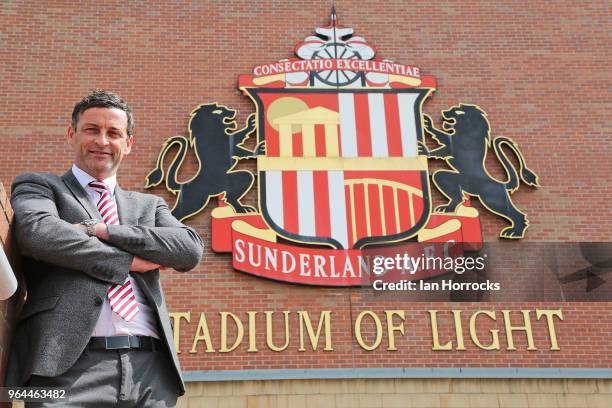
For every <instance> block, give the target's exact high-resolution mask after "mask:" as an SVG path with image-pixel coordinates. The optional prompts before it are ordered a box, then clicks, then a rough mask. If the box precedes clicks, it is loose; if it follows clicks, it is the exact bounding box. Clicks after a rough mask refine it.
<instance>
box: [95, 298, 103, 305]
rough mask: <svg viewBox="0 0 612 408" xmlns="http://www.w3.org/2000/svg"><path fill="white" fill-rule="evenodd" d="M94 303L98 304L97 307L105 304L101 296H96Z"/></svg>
mask: <svg viewBox="0 0 612 408" xmlns="http://www.w3.org/2000/svg"><path fill="white" fill-rule="evenodd" d="M94 303H95V304H96V306H100V305H101V304H102V303H104V301H103V300H102V298H101V297H100V296H96V298H95V299H94Z"/></svg>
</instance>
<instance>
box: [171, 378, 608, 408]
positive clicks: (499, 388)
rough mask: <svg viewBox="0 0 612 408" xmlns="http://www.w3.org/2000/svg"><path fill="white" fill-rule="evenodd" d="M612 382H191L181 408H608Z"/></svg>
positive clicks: (572, 380) (492, 380)
mask: <svg viewBox="0 0 612 408" xmlns="http://www.w3.org/2000/svg"><path fill="white" fill-rule="evenodd" d="M610 401H612V381H611V380H577V379H478V378H475V379H409V378H401V379H399V378H398V379H380V380H374V379H367V380H366V379H360V380H292V381H239V382H213V383H189V384H188V387H187V394H186V396H184V397H182V398H181V399H180V400H179V403H178V405H177V407H178V408H200V407H210V408H216V407H219V408H306V407H325V408H354V407H362V408H382V407H384V408H396V407H397V408H410V407H415V408H416V407H418V408H608V407H609V406H610Z"/></svg>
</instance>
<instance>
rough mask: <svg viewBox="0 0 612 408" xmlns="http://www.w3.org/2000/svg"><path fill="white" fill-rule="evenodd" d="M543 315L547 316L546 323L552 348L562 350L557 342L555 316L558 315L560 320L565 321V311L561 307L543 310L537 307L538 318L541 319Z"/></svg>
mask: <svg viewBox="0 0 612 408" xmlns="http://www.w3.org/2000/svg"><path fill="white" fill-rule="evenodd" d="M542 316H546V324H547V325H548V337H550V349H551V350H561V349H560V348H559V344H558V343H557V333H556V332H555V322H554V319H553V317H554V316H557V317H558V318H559V320H561V321H563V313H562V312H561V309H557V310H541V309H536V319H538V320H540V318H541V317H542Z"/></svg>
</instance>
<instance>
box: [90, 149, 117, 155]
mask: <svg viewBox="0 0 612 408" xmlns="http://www.w3.org/2000/svg"><path fill="white" fill-rule="evenodd" d="M89 153H90V154H93V155H94V156H96V157H106V156H112V153H108V152H101V151H99V150H89Z"/></svg>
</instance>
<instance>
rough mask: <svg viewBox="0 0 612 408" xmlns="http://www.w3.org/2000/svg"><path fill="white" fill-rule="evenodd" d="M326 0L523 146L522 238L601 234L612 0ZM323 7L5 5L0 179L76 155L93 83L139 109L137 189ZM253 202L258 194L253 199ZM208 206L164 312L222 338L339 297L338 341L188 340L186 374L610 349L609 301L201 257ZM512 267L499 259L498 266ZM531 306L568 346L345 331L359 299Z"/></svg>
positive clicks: (592, 354) (387, 51)
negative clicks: (312, 274)
mask: <svg viewBox="0 0 612 408" xmlns="http://www.w3.org/2000/svg"><path fill="white" fill-rule="evenodd" d="M335 6H336V9H337V11H338V16H339V19H340V21H341V23H343V24H345V25H347V26H350V27H353V28H355V30H356V34H357V35H363V36H364V37H365V38H366V39H367V40H368V41H369V42H371V43H372V44H374V45H375V46H376V47H377V50H378V54H377V56H378V57H380V58H390V59H393V60H395V61H397V62H400V63H404V64H413V65H415V66H419V67H421V69H422V72H423V73H424V74H427V75H434V76H436V77H437V78H438V85H439V89H438V90H437V91H436V93H435V95H434V96H433V97H432V98H431V99H430V100H429V101H428V102H426V104H425V107H424V109H425V112H427V113H429V114H431V115H433V116H434V117H436V118H438V116H439V112H440V110H442V109H445V108H447V107H449V106H451V105H454V104H456V103H458V102H466V103H476V104H478V105H480V106H481V107H482V108H483V109H484V110H485V111H486V112H487V113H488V115H489V116H488V117H489V120H490V122H491V125H492V128H493V135H503V136H509V137H511V138H513V139H514V140H515V141H517V142H518V143H519V144H520V146H521V148H522V150H523V152H524V155H525V157H526V160H527V163H528V165H529V167H531V168H532V169H534V170H535V171H536V172H537V173H538V174H539V176H540V178H541V183H542V188H541V189H540V190H537V191H530V190H529V189H527V188H521V189H520V190H519V191H518V192H517V193H516V194H515V195H514V196H513V200H514V202H515V203H516V205H517V206H518V207H519V208H520V209H521V210H523V211H524V212H526V213H527V214H528V215H529V218H530V220H531V226H530V228H529V229H528V231H527V237H526V241H525V242H546V241H563V242H579V241H610V237H611V236H612V210H611V207H610V198H611V195H612V184H611V183H610V182H609V175H610V174H612V167H611V166H612V161H610V160H609V157H610V156H611V155H612V144H611V143H609V135H610V133H611V130H612V128H611V125H610V120H609V117H608V115H609V114H608V113H607V111H608V109H606V108H608V107H609V103H608V102H606V101H608V100H609V89H610V86H611V85H612V84H611V78H612V76H611V75H610V71H609V67H607V66H606V65H605V62H606V61H609V60H610V59H611V57H612V50H611V48H610V47H609V43H610V40H611V39H612V38H611V34H610V30H609V29H606V28H605V27H608V26H609V21H610V19H611V18H612V9H611V8H610V7H609V4H608V2H606V1H603V0H599V1H558V2H483V1H462V2H461V3H457V2H454V1H446V2H435V3H432V2H430V1H411V2H405V1H389V2H385V3H384V5H381V3H380V2H376V1H371V0H367V1H349V0H340V1H336V2H335ZM329 8H330V3H329V2H328V1H308V2H280V1H263V2H259V3H257V5H254V3H253V2H250V1H232V0H228V1H223V2H201V1H185V2H173V3H172V4H168V2H166V1H155V0H152V1H147V2H136V3H132V2H130V3H128V4H126V3H125V2H119V1H110V2H107V3H105V5H104V6H103V7H102V6H101V5H100V3H99V2H97V1H92V0H85V1H81V2H79V3H78V5H77V6H74V5H68V4H67V3H62V2H53V3H46V4H44V5H41V4H39V3H36V2H21V1H7V2H4V3H3V6H2V8H0V25H1V26H2V27H3V31H2V34H1V37H0V40H1V41H2V44H3V46H2V47H0V59H1V60H2V64H0V77H1V78H3V79H2V91H1V92H0V140H2V143H3V144H2V152H3V154H2V161H1V162H0V179H2V180H5V182H7V183H10V181H12V180H13V178H14V177H15V176H16V175H17V174H19V173H21V172H24V171H46V172H53V173H56V174H61V173H63V172H65V171H66V169H68V167H69V165H70V163H71V155H70V151H69V149H68V148H67V145H66V136H65V133H66V127H67V126H68V124H69V117H70V112H71V109H72V106H73V104H74V103H75V102H76V101H77V100H78V99H79V98H81V97H82V96H83V95H84V94H86V93H87V92H88V91H89V90H90V89H92V88H96V87H99V88H109V89H115V90H116V91H118V92H119V93H120V94H121V95H122V96H123V97H124V98H125V99H126V100H128V101H129V102H130V103H131V105H132V107H133V110H134V112H135V119H136V129H135V131H136V136H135V137H136V144H135V145H134V149H133V151H132V154H131V155H130V156H129V157H127V158H126V161H125V162H124V163H123V165H122V168H121V170H120V173H119V182H120V184H121V185H122V186H123V187H124V188H125V189H130V190H137V191H144V190H143V183H144V178H145V176H146V174H147V173H148V172H149V171H150V170H151V169H152V168H153V167H154V165H155V160H156V157H157V153H158V152H159V149H160V147H161V145H162V143H163V142H164V140H166V139H167V138H168V137H170V136H172V135H179V134H183V135H184V134H186V126H187V122H188V118H189V113H190V112H191V111H192V109H193V108H194V107H196V106H197V105H198V104H201V103H204V102H212V101H218V102H220V103H223V104H225V105H228V106H230V107H232V108H236V109H238V110H239V114H238V118H237V119H238V121H239V123H243V122H244V120H245V118H246V116H247V114H249V113H251V112H253V111H254V108H253V106H252V103H251V102H250V101H249V100H248V99H247V98H245V97H243V96H242V95H240V93H239V92H238V91H237V90H236V82H237V76H238V75H239V74H244V73H249V72H250V70H251V68H252V67H253V66H255V65H257V64H261V63H267V62H273V61H276V60H278V59H282V58H288V57H291V56H292V50H293V47H294V45H295V44H296V43H297V42H298V41H301V40H302V39H303V38H304V37H305V36H307V35H311V34H312V33H313V31H314V28H315V27H318V26H321V25H325V24H327V20H328V14H329ZM5 152H6V154H4V153H5ZM490 156H493V155H490ZM489 159H491V161H490V162H487V166H488V168H489V169H490V170H491V172H492V173H493V174H495V175H501V174H502V170H501V168H500V167H499V166H498V165H497V164H496V163H495V161H494V160H493V158H492V157H489ZM194 163H195V158H194V157H193V156H191V157H190V162H188V163H187V165H186V169H185V172H184V174H183V175H182V176H181V179H183V180H185V179H188V178H189V177H191V176H192V175H193V171H194V168H196V166H195V165H194ZM240 166H241V168H243V167H245V168H247V167H249V166H250V165H249V164H247V163H241V164H240ZM152 192H153V193H155V194H159V195H161V196H163V197H165V198H166V199H167V200H168V201H169V202H170V204H172V202H173V201H174V197H173V196H170V195H169V194H168V193H167V192H165V191H164V190H163V188H157V189H154V190H153V191H152ZM255 197H256V192H255V191H254V190H253V191H251V193H250V194H249V200H250V201H251V202H253V201H254V200H255ZM441 203H442V198H441V197H440V196H435V197H434V204H441ZM477 207H478V208H479V209H481V210H482V214H483V225H484V232H485V235H486V238H487V240H489V241H497V235H498V233H499V231H500V229H501V228H503V227H504V226H506V222H505V221H503V220H502V219H501V218H499V217H496V216H494V215H492V214H489V213H486V212H485V211H484V210H483V209H482V207H480V206H477ZM211 209H212V208H211V206H209V207H208V208H207V209H206V210H205V211H203V212H202V213H201V214H199V215H197V216H196V217H194V218H192V219H190V220H189V221H188V224H189V225H191V226H193V227H194V228H196V229H197V230H198V232H199V233H200V234H201V236H202V237H203V238H204V240H205V241H206V249H205V259H204V260H203V261H202V263H201V264H200V265H199V266H198V267H197V268H196V269H195V270H194V271H192V272H191V273H188V274H179V273H176V272H165V273H164V276H163V284H164V288H165V292H166V295H167V302H168V306H169V309H170V310H171V311H177V312H180V311H192V312H193V313H194V314H197V313H199V312H206V313H207V314H209V315H210V316H211V317H210V320H209V325H210V326H211V327H212V328H213V330H215V332H217V333H218V331H219V321H218V319H217V318H216V317H215V316H218V312H219V311H231V312H234V313H236V314H240V313H244V312H245V311H258V312H260V313H263V311H265V310H274V311H278V312H282V311H283V310H292V311H295V310H309V311H311V312H312V313H317V312H319V311H320V310H326V309H332V310H334V313H335V315H336V316H338V317H339V318H340V321H339V322H338V323H337V324H335V326H334V330H335V332H334V333H333V335H334V339H335V341H336V340H337V344H338V346H337V349H336V351H334V352H333V353H324V352H319V351H317V352H316V353H312V352H309V353H299V352H297V351H295V350H293V351H287V352H283V353H274V352H271V351H269V350H268V351H265V350H263V351H262V352H259V353H255V354H251V353H248V352H247V351H246V347H241V348H239V349H238V350H236V351H235V352H232V353H226V354H219V353H215V354H207V353H204V352H203V350H200V352H199V353H195V354H190V353H188V352H183V353H182V354H181V361H182V364H183V366H184V368H186V369H187V370H238V369H265V368H308V367H326V368H345V367H363V366H368V367H427V366H439V367H445V366H451V367H452V366H455V367H457V366H471V365H473V366H496V365H502V366H527V367H530V366H540V367H578V366H581V367H602V368H606V367H607V368H610V367H612V357H611V356H610V353H607V352H606V350H609V349H610V347H611V346H612V339H611V338H610V336H609V335H608V333H609V331H610V329H611V328H612V314H611V310H612V308H610V305H611V304H610V303H572V304H565V303H546V304H542V303H520V302H519V303H513V304H506V303H480V304H463V305H460V306H457V305H456V304H453V303H431V302H429V303H414V302H412V301H401V300H399V301H393V302H391V301H388V300H384V299H372V298H371V297H369V294H368V293H366V292H364V291H363V290H360V289H347V288H338V289H325V288H324V289H320V288H311V287H302V286H295V285H286V284H282V283H277V282H271V281H266V280H262V279H258V278H254V277H252V276H249V275H246V274H241V273H238V272H235V271H234V270H233V269H232V266H231V260H230V257H229V256H228V255H215V254H213V253H212V252H211V250H210V244H209V243H210V211H211ZM505 245H507V248H508V252H511V251H513V250H514V248H516V243H513V242H507V243H505ZM525 271H528V272H529V273H530V274H533V275H534V276H543V277H544V280H543V281H538V283H537V285H538V286H537V287H553V286H550V285H555V284H556V283H555V281H554V280H552V278H553V276H552V274H551V272H550V270H549V269H548V268H547V267H546V265H544V264H543V263H542V264H540V265H535V266H533V267H532V268H531V269H529V270H527V269H525ZM513 273H514V271H513V270H512V269H509V270H508V271H507V273H506V276H508V277H511V276H513ZM608 276H609V275H608ZM602 278H603V279H607V276H602ZM609 284H610V283H608V286H607V288H609ZM525 285H526V289H527V288H529V289H531V288H533V286H534V284H533V282H531V281H529V280H526V282H525ZM576 285H585V282H584V281H583V282H577V283H576ZM581 288H583V287H581ZM491 300H495V299H491ZM536 306H539V307H542V306H544V307H547V308H556V307H562V308H563V309H564V316H565V321H564V322H563V324H562V325H561V326H560V334H559V336H560V342H561V345H562V350H561V352H555V353H548V352H537V353H533V352H528V351H525V350H524V346H525V344H524V338H522V339H520V340H519V341H518V344H517V347H519V348H520V349H519V351H516V352H506V351H502V352H496V353H491V352H484V351H481V350H471V351H468V352H467V353H456V352H454V353H442V354H440V353H438V354H436V353H433V352H432V351H431V350H430V343H429V342H430V337H429V331H428V327H427V326H426V324H422V325H420V326H418V327H416V329H415V330H412V329H411V328H409V332H410V335H409V336H407V338H406V342H407V343H404V345H407V347H404V348H402V349H401V351H398V352H396V353H390V352H386V351H379V352H365V351H364V350H361V349H359V348H357V347H355V344H354V342H353V336H352V332H351V322H350V319H351V316H354V315H355V313H356V312H359V311H360V310H363V309H366V308H367V309H372V310H377V311H380V310H382V309H385V308H387V309H388V308H394V309H404V310H407V311H409V312H410V313H409V316H410V319H411V320H410V322H412V323H415V324H416V323H418V322H417V319H421V317H425V318H426V317H427V314H426V310H427V309H428V308H439V309H449V308H461V309H464V310H474V309H476V308H487V309H492V308H495V309H497V310H499V309H500V308H508V309H513V310H518V309H521V308H533V307H536ZM419 322H421V320H419ZM195 327H196V324H193V323H192V324H191V325H190V326H187V325H185V329H184V330H185V331H184V335H185V340H184V343H183V344H182V348H184V349H188V348H190V344H189V338H191V337H193V335H194V333H195ZM537 330H541V329H537ZM576 333H580V334H581V335H580V336H576V335H575V334H576ZM538 336H542V333H541V332H539V334H538ZM214 341H216V340H214ZM264 341H265V340H264ZM292 342H295V338H294V339H292ZM217 344H218V343H217ZM564 345H565V347H564ZM521 347H522V349H521Z"/></svg>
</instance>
